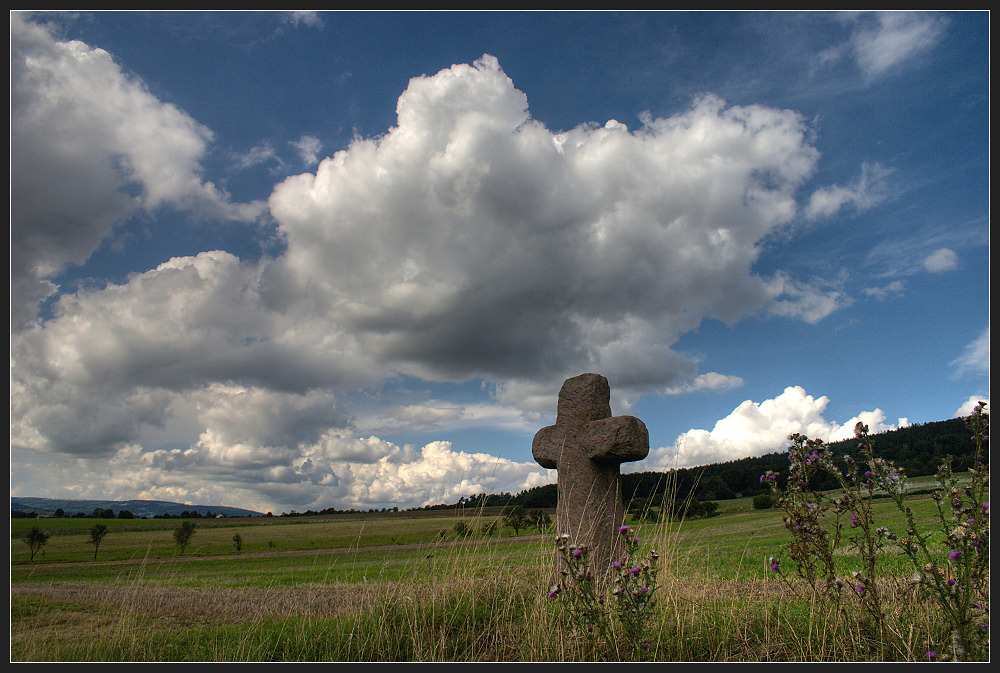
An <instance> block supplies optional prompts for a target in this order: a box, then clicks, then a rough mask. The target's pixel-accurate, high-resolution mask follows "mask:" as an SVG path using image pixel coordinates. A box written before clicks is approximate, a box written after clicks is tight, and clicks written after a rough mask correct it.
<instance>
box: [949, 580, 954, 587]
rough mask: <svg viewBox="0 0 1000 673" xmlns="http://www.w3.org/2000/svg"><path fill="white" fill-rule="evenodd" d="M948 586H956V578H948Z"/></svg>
mask: <svg viewBox="0 0 1000 673" xmlns="http://www.w3.org/2000/svg"><path fill="white" fill-rule="evenodd" d="M948 586H950V587H953V586H955V580H953V579H950V580H948Z"/></svg>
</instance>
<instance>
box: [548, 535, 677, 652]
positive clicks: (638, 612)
mask: <svg viewBox="0 0 1000 673" xmlns="http://www.w3.org/2000/svg"><path fill="white" fill-rule="evenodd" d="M618 532H619V534H620V535H621V536H622V537H623V538H624V544H625V552H624V554H623V556H622V558H621V559H620V560H616V561H614V562H613V563H612V567H611V568H610V569H607V570H608V571H609V573H608V572H604V570H603V569H602V570H600V571H598V572H595V570H594V569H593V568H591V565H590V554H589V549H588V548H587V546H586V545H578V544H570V541H569V536H568V535H560V536H559V537H557V538H556V552H557V554H558V555H559V558H560V560H561V561H562V563H560V571H559V572H560V576H561V577H560V581H559V582H558V583H556V584H554V585H553V586H552V587H551V588H550V590H549V594H548V595H549V598H552V599H555V600H558V601H559V603H560V605H561V607H562V609H563V611H564V614H565V615H566V617H567V618H568V621H569V622H570V623H571V624H572V626H573V628H574V630H575V631H576V633H577V634H578V635H579V636H581V637H582V638H583V639H584V640H585V642H586V643H587V645H588V647H589V649H590V651H591V653H593V654H598V655H599V654H601V653H607V652H609V651H618V652H620V651H621V649H620V648H614V647H612V644H613V643H614V642H615V640H614V638H615V633H616V630H618V629H620V632H621V634H622V638H623V639H624V641H625V643H626V644H627V648H626V649H628V650H631V651H632V653H633V656H635V658H637V659H643V658H645V657H646V655H647V654H648V653H649V650H650V643H649V640H648V638H647V636H648V634H647V631H648V624H649V622H650V620H651V617H652V614H653V609H654V606H655V605H656V598H655V594H656V590H657V588H658V584H657V579H656V578H657V572H658V569H657V565H656V562H657V560H658V559H659V554H658V553H657V552H656V550H650V552H649V555H648V556H647V558H645V559H643V558H641V557H640V553H639V538H638V537H637V536H635V534H634V533H633V532H632V531H631V529H630V528H629V527H628V526H622V527H621V528H620V529H619V531H618ZM609 578H610V581H609ZM609 587H610V598H608V597H606V596H605V595H604V594H603V591H604V590H605V589H607V588H609ZM616 618H617V619H616ZM616 621H617V626H618V629H616Z"/></svg>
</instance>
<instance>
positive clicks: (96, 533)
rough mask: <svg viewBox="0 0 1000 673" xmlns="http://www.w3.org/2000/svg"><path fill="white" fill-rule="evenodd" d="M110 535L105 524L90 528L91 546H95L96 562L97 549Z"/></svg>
mask: <svg viewBox="0 0 1000 673" xmlns="http://www.w3.org/2000/svg"><path fill="white" fill-rule="evenodd" d="M107 534H108V527H107V526H105V525H104V524H103V523H99V524H96V525H94V526H91V528H90V544H92V545H94V560H95V561H96V560H97V548H98V547H100V546H101V540H103V539H104V536H105V535H107Z"/></svg>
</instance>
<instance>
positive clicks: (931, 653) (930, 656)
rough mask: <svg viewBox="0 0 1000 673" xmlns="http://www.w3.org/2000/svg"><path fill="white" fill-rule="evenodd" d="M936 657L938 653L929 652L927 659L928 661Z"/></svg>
mask: <svg viewBox="0 0 1000 673" xmlns="http://www.w3.org/2000/svg"><path fill="white" fill-rule="evenodd" d="M936 656H937V652H935V651H934V650H927V658H928V659H933V658H934V657H936Z"/></svg>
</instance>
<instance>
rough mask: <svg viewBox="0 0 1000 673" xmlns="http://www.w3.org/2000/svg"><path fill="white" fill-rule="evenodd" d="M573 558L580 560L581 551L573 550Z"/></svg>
mask: <svg viewBox="0 0 1000 673" xmlns="http://www.w3.org/2000/svg"><path fill="white" fill-rule="evenodd" d="M573 556H574V557H576V558H580V557H581V556H583V551H581V550H579V549H574V550H573Z"/></svg>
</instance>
